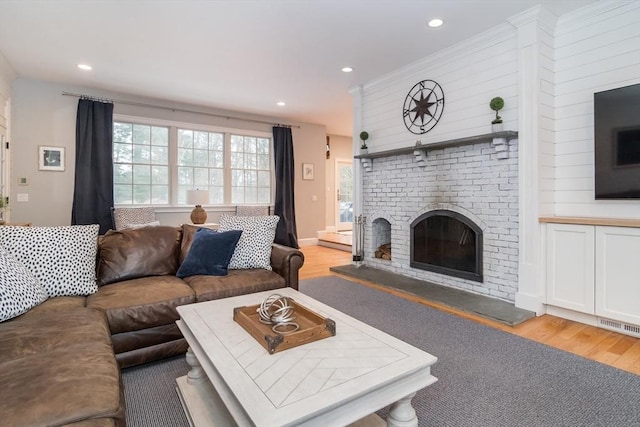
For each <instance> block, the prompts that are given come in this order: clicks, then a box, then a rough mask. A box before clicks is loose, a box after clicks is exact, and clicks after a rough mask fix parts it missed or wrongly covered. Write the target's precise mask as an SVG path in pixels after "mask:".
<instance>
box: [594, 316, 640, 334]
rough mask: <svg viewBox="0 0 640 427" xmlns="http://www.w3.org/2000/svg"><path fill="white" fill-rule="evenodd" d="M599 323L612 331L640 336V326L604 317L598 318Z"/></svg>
mask: <svg viewBox="0 0 640 427" xmlns="http://www.w3.org/2000/svg"><path fill="white" fill-rule="evenodd" d="M598 325H599V326H600V327H602V328H604V329H609V330H611V331H615V332H620V333H621V334H625V335H631V336H632V337H636V338H640V326H636V325H630V324H628V323H622V322H618V321H615V320H609V319H602V318H598Z"/></svg>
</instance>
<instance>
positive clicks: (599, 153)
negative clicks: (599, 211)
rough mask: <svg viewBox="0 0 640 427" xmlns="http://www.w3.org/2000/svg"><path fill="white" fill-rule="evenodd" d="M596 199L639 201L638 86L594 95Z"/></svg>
mask: <svg viewBox="0 0 640 427" xmlns="http://www.w3.org/2000/svg"><path fill="white" fill-rule="evenodd" d="M593 104H594V148H595V149H594V152H595V189H596V191H595V197H596V199H640V84H635V85H631V86H625V87H621V88H617V89H612V90H607V91H604V92H597V93H595V94H594V96H593Z"/></svg>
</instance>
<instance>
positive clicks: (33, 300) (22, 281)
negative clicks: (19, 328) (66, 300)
mask: <svg viewBox="0 0 640 427" xmlns="http://www.w3.org/2000/svg"><path fill="white" fill-rule="evenodd" d="M46 299H47V293H46V292H45V291H44V288H43V287H42V286H41V285H40V282H38V280H37V279H36V278H35V277H34V276H33V274H31V272H30V271H29V270H27V268H26V267H25V266H24V265H23V264H22V263H21V262H20V261H18V260H17V259H16V257H14V256H13V255H11V254H10V253H9V252H7V250H6V249H5V248H4V247H3V246H1V245H0V322H4V321H5V320H9V319H13V318H14V317H16V316H19V315H21V314H22V313H26V312H27V311H29V310H30V309H32V308H33V307H35V306H36V305H38V304H40V303H42V302H44V301H45V300H46Z"/></svg>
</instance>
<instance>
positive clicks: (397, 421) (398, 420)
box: [387, 393, 418, 427]
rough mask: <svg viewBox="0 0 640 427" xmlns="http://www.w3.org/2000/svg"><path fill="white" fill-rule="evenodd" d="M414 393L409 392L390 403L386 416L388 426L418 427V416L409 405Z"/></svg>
mask: <svg viewBox="0 0 640 427" xmlns="http://www.w3.org/2000/svg"><path fill="white" fill-rule="evenodd" d="M415 395H416V394H415V393H411V394H410V395H408V396H406V397H403V398H402V399H400V400H398V401H397V402H396V403H394V404H393V405H391V408H390V409H389V415H388V416H387V426H388V427H418V416H417V415H416V410H415V409H413V406H411V399H413V396H415Z"/></svg>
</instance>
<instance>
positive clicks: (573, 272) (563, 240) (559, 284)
mask: <svg viewBox="0 0 640 427" xmlns="http://www.w3.org/2000/svg"><path fill="white" fill-rule="evenodd" d="M545 237H546V245H545V251H546V252H545V257H546V258H545V259H546V303H547V305H549V306H550V307H558V308H560V309H566V310H571V312H577V313H584V314H587V315H591V316H592V317H591V319H594V324H595V319H597V318H602V319H609V320H615V321H618V322H623V323H625V324H631V325H640V228H638V227H622V226H621V227H617V226H608V225H588V224H562V223H548V224H546V233H545ZM553 312H554V313H557V312H558V311H557V309H555V310H553ZM566 313H567V314H570V312H566ZM595 316H597V318H596V317H595ZM569 318H571V317H569ZM574 320H576V319H574ZM600 323H602V322H600ZM603 325H606V323H603ZM623 326H624V325H623ZM603 327H604V326H603ZM633 330H634V332H635V327H633Z"/></svg>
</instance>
